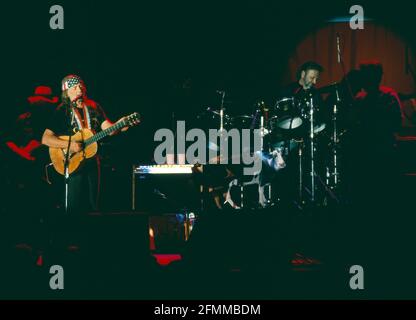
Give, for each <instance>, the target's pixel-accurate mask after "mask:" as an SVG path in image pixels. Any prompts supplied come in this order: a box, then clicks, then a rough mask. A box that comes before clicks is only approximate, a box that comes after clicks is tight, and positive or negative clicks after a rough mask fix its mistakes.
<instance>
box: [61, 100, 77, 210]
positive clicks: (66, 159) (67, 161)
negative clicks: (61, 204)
mask: <svg viewBox="0 0 416 320" xmlns="http://www.w3.org/2000/svg"><path fill="white" fill-rule="evenodd" d="M72 108H74V105H72V104H71V103H70V105H69V106H68V109H67V112H71V113H72V115H71V120H70V121H69V123H68V132H71V129H72V123H73V121H74V117H75V113H74V111H73V110H72ZM68 136H69V138H68V145H67V148H66V153H65V161H64V177H65V178H64V180H65V214H67V215H68V213H69V207H68V197H69V159H70V154H69V152H70V151H69V149H70V146H71V140H72V135H71V134H69V135H68Z"/></svg>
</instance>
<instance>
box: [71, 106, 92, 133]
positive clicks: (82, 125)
mask: <svg viewBox="0 0 416 320" xmlns="http://www.w3.org/2000/svg"><path fill="white" fill-rule="evenodd" d="M77 109H78V108H73V109H72V110H73V112H74V116H75V121H76V122H77V126H78V130H81V129H91V118H90V112H89V110H88V106H87V105H84V107H83V108H82V110H83V112H84V119H82V118H81V115H80V113H79V111H78V110H77Z"/></svg>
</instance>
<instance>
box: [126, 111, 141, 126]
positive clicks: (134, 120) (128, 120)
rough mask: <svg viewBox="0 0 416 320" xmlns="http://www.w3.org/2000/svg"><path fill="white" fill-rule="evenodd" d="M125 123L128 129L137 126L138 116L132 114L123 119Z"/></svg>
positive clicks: (136, 113) (137, 114)
mask: <svg viewBox="0 0 416 320" xmlns="http://www.w3.org/2000/svg"><path fill="white" fill-rule="evenodd" d="M125 121H126V124H127V125H128V126H129V127H132V126H135V125H138V124H139V123H140V114H139V113H138V112H135V113H132V114H130V115H128V116H127V117H126V118H125Z"/></svg>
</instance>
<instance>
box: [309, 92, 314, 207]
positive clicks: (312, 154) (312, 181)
mask: <svg viewBox="0 0 416 320" xmlns="http://www.w3.org/2000/svg"><path fill="white" fill-rule="evenodd" d="M309 104H310V105H309V117H310V119H309V120H310V136H309V137H310V147H311V150H310V153H311V172H310V175H311V176H310V179H311V190H310V191H311V201H312V202H315V132H314V131H315V130H314V127H315V119H314V117H315V114H314V108H315V107H314V105H313V97H312V96H311V98H310V102H309Z"/></svg>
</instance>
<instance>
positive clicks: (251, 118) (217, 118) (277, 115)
mask: <svg viewBox="0 0 416 320" xmlns="http://www.w3.org/2000/svg"><path fill="white" fill-rule="evenodd" d="M224 96H225V93H223V95H222V103H221V107H220V109H218V110H213V109H211V108H208V109H207V110H206V111H205V112H204V113H203V114H202V118H205V119H208V120H209V122H210V127H211V128H218V127H219V128H220V130H223V129H224V130H227V131H229V130H231V129H237V130H242V129H250V130H253V129H260V132H261V139H262V143H261V145H262V150H261V152H262V154H265V155H268V156H272V157H275V155H276V154H278V155H279V157H280V156H281V157H282V158H283V159H284V160H285V161H286V164H285V167H286V168H290V167H292V169H291V170H290V172H291V174H295V175H296V177H295V179H294V177H289V179H290V180H292V185H293V180H294V181H296V183H295V184H296V186H295V187H293V186H292V187H291V188H292V189H293V188H295V189H296V191H295V192H292V193H291V195H292V196H294V197H295V198H296V199H293V201H294V202H296V204H298V205H299V206H304V205H308V204H312V205H318V206H320V205H322V204H323V203H324V202H325V203H327V198H328V196H329V197H330V198H332V199H335V201H338V199H337V198H336V196H335V193H334V190H335V189H336V188H337V185H338V184H339V172H338V171H339V170H338V159H337V141H338V137H337V134H338V133H337V125H336V122H337V117H336V115H337V106H334V108H333V111H332V117H324V116H322V113H321V112H319V111H320V110H319V108H320V107H323V106H318V105H317V103H316V102H315V101H314V100H315V99H314V98H313V97H312V95H310V96H309V99H305V98H303V99H299V98H297V97H296V96H292V97H283V98H281V99H278V100H277V101H276V102H275V104H274V105H273V106H272V107H269V106H268V105H267V104H266V103H265V102H264V101H258V102H256V103H255V104H254V106H253V112H252V113H251V114H243V115H233V116H232V115H230V114H228V113H227V112H226V110H225V108H224V105H223V101H224ZM338 102H339V99H337V103H338ZM200 118H201V116H200ZM324 119H325V120H324ZM328 119H329V120H328ZM328 141H332V142H329V143H328ZM328 146H330V147H329V148H328ZM328 149H330V150H328ZM251 151H253V150H251ZM233 157H235V155H233ZM269 158H270V157H269ZM262 171H264V172H270V170H268V171H267V170H263V169H262ZM268 174H269V173H268ZM260 175H261V174H260ZM278 179H279V178H278ZM262 180H263V181H267V179H264V177H263V178H262V177H260V179H259V181H260V182H261V181H262ZM276 183H277V184H282V183H283V184H284V183H285V181H284V180H281V181H276ZM262 187H263V186H262ZM268 187H269V188H268V190H267V191H265V192H267V193H268V197H265V196H264V195H261V196H259V198H263V199H265V198H267V201H266V202H262V204H261V206H262V207H264V206H266V205H273V204H276V203H277V202H278V201H279V200H280V199H278V198H279V197H280V195H279V194H277V195H276V194H273V193H272V192H271V188H272V184H271V183H269V186H268ZM280 189H281V188H280Z"/></svg>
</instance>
